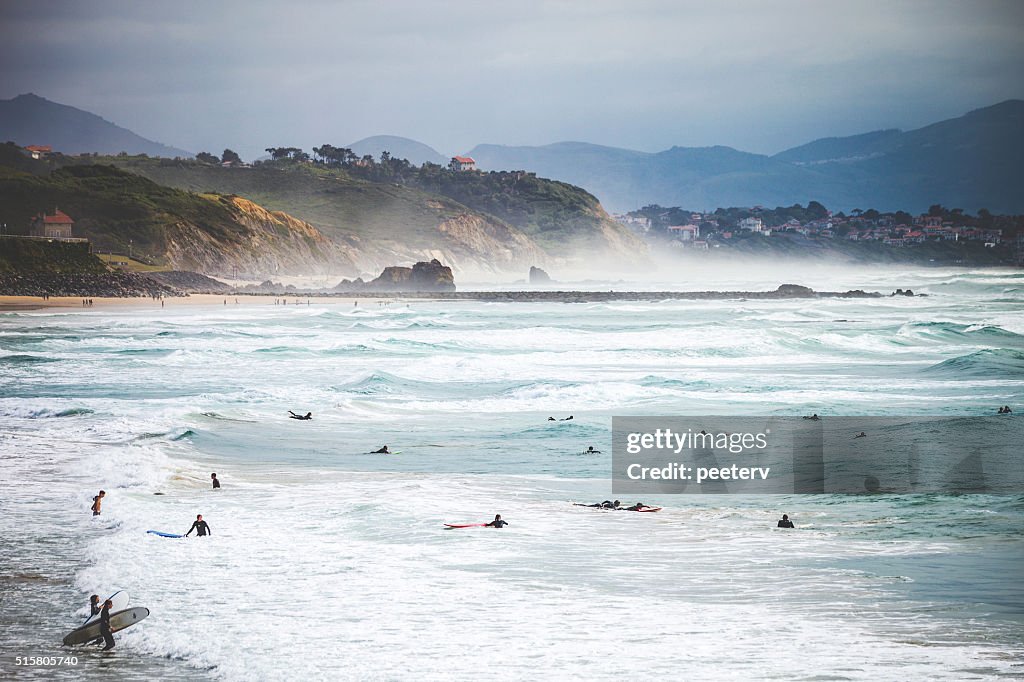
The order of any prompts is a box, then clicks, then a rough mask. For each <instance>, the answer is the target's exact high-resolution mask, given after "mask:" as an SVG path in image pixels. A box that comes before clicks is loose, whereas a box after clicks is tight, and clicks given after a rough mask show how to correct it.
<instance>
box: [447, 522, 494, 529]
mask: <svg viewBox="0 0 1024 682" xmlns="http://www.w3.org/2000/svg"><path fill="white" fill-rule="evenodd" d="M444 525H446V526H448V527H449V528H483V527H484V526H486V525H487V524H486V523H446V524H444Z"/></svg>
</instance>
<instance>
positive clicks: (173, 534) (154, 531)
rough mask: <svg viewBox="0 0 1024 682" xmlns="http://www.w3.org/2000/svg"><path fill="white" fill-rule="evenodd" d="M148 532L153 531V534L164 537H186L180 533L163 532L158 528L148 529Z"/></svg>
mask: <svg viewBox="0 0 1024 682" xmlns="http://www.w3.org/2000/svg"><path fill="white" fill-rule="evenodd" d="M146 532H147V533H152V534H153V535H159V536H160V537H162V538H181V537H184V536H183V535H178V534H177V533H161V532H160V531H158V530H147V531H146Z"/></svg>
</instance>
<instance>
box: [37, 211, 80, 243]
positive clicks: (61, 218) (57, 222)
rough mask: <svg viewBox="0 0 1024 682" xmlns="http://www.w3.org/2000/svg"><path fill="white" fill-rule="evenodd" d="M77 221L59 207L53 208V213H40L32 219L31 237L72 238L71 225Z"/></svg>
mask: <svg viewBox="0 0 1024 682" xmlns="http://www.w3.org/2000/svg"><path fill="white" fill-rule="evenodd" d="M74 224H75V221H74V220H72V219H71V217H70V216H69V215H68V214H67V213H65V212H64V211H61V210H60V209H58V208H55V209H53V214H52V215H50V214H46V213H40V214H39V215H37V216H36V217H35V218H34V219H33V220H32V225H31V226H30V227H29V230H28V233H29V236H31V237H46V238H47V239H72V238H73V237H72V234H71V227H72V226H73V225H74Z"/></svg>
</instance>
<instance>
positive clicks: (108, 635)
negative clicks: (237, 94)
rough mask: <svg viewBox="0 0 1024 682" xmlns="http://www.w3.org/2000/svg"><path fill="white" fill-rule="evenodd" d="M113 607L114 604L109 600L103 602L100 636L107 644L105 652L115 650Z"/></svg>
mask: <svg viewBox="0 0 1024 682" xmlns="http://www.w3.org/2000/svg"><path fill="white" fill-rule="evenodd" d="M113 607H114V602H112V601H110V600H109V599H108V600H107V601H105V602H103V608H102V609H100V635H101V636H102V637H103V641H104V642H106V644H105V645H104V647H103V651H107V650H109V649H113V648H114V632H113V631H112V630H111V629H110V609H112V608H113Z"/></svg>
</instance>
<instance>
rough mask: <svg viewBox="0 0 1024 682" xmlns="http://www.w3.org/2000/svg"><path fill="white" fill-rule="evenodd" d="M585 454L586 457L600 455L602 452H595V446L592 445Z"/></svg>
mask: <svg viewBox="0 0 1024 682" xmlns="http://www.w3.org/2000/svg"><path fill="white" fill-rule="evenodd" d="M583 454H585V455H600V454H601V451H600V450H595V449H594V446H593V445H591V446H590V447H588V448H587V449H586V450H584V451H583Z"/></svg>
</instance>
